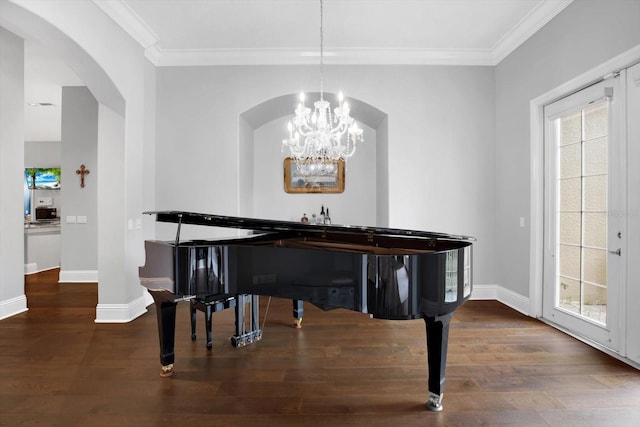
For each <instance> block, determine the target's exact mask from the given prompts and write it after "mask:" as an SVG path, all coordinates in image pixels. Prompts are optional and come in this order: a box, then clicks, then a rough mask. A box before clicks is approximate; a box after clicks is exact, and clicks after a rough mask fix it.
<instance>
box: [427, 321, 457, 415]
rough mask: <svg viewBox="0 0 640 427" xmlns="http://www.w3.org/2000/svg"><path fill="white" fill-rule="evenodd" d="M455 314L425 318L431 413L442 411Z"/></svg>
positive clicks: (429, 406) (428, 405)
mask: <svg viewBox="0 0 640 427" xmlns="http://www.w3.org/2000/svg"><path fill="white" fill-rule="evenodd" d="M452 316H453V313H449V314H445V315H442V316H435V317H430V316H423V317H424V321H425V323H426V326H427V361H428V363H429V400H428V401H427V403H426V404H425V406H426V407H427V409H429V410H430V411H436V412H438V411H442V397H443V393H444V381H445V368H446V366H447V346H448V341H449V324H450V323H451V317H452Z"/></svg>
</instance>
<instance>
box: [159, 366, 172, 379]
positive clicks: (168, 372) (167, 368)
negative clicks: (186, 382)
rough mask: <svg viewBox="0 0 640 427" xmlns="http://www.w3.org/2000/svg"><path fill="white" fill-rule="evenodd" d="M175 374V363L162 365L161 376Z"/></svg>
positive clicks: (165, 376) (166, 376) (167, 376)
mask: <svg viewBox="0 0 640 427" xmlns="http://www.w3.org/2000/svg"><path fill="white" fill-rule="evenodd" d="M174 374H175V371H174V370H173V363H172V364H170V365H166V366H163V367H162V371H160V376H161V377H162V378H169V377H172V376H173V375H174Z"/></svg>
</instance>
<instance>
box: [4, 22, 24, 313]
mask: <svg viewBox="0 0 640 427" xmlns="http://www.w3.org/2000/svg"><path fill="white" fill-rule="evenodd" d="M0 52H1V54H2V58H1V60H0V171H1V173H2V175H1V176H0V319H2V318H4V317H7V316H10V315H13V314H15V313H19V312H21V311H25V310H26V309H27V300H26V297H25V294H24V278H23V271H24V267H23V266H24V224H23V220H24V219H23V215H24V212H23V210H22V207H23V204H22V201H23V192H22V191H23V182H24V181H23V176H24V146H23V144H24V42H23V40H22V39H21V38H20V37H17V36H16V35H15V34H12V33H11V32H9V31H7V30H5V29H4V28H0Z"/></svg>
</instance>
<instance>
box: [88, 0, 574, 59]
mask: <svg viewBox="0 0 640 427" xmlns="http://www.w3.org/2000/svg"><path fill="white" fill-rule="evenodd" d="M93 2H94V3H95V4H96V5H97V6H98V7H99V8H100V9H102V10H103V11H104V13H105V14H107V16H109V17H110V18H111V19H112V20H113V21H114V22H116V23H117V24H118V25H119V26H120V27H121V28H122V29H124V30H125V31H126V32H127V33H128V34H129V35H130V36H131V37H133V39H134V40H136V41H137V42H138V43H139V44H140V45H141V46H142V47H143V48H144V49H145V57H146V58H147V59H149V61H151V63H152V64H154V65H155V66H157V67H171V66H207V65H307V64H308V65H315V64H317V62H318V61H317V59H318V56H319V53H318V52H317V51H310V50H300V49H286V48H285V49H162V48H160V47H159V46H158V43H159V41H160V40H159V38H158V36H157V35H156V34H155V33H154V32H153V31H152V30H151V29H150V28H149V27H148V26H147V25H146V24H145V23H144V21H143V20H142V19H141V18H140V17H139V16H138V15H137V14H136V13H135V12H134V11H133V10H132V9H131V8H130V7H129V6H127V4H126V3H125V2H124V1H123V0H112V1H100V0H93ZM572 2H573V0H542V1H541V2H540V3H539V4H538V5H537V6H536V7H535V8H534V9H533V10H531V12H530V13H528V14H527V15H526V16H525V17H524V18H523V19H522V20H521V21H520V22H519V23H518V24H516V25H515V26H514V27H513V28H512V29H511V30H510V31H509V32H508V33H507V34H505V35H504V36H503V37H502V38H501V39H500V40H499V41H498V42H497V43H496V44H495V45H494V46H493V48H491V49H476V50H474V49H467V50H464V49H461V50H456V49H449V50H447V49H409V48H399V49H388V48H349V49H333V50H331V51H328V52H325V54H324V55H325V63H326V64H345V65H355V64H362V65H372V64H380V65H480V66H494V65H497V64H498V63H500V61H502V60H503V59H504V58H506V57H507V56H508V55H509V54H510V53H511V52H513V51H514V50H515V49H516V48H518V46H520V45H521V44H522V43H524V42H525V41H526V40H527V39H528V38H529V37H531V36H532V35H533V34H535V33H536V31H538V30H540V29H541V28H542V27H543V26H544V25H546V24H547V23H548V22H549V21H550V20H551V19H553V18H554V17H555V16H556V15H557V14H558V13H560V12H561V11H562V10H564V9H565V8H566V7H567V6H569V5H570V4H571V3H572Z"/></svg>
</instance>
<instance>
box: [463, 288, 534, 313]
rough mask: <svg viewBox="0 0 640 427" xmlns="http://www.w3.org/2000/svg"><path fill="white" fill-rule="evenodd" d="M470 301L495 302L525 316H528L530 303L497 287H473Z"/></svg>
mask: <svg viewBox="0 0 640 427" xmlns="http://www.w3.org/2000/svg"><path fill="white" fill-rule="evenodd" d="M471 299H472V300H497V301H499V302H501V303H502V304H504V305H506V306H509V307H511V308H513V309H514V310H516V311H519V312H520V313H522V314H524V315H526V316H530V309H531V302H530V300H529V298H528V297H525V296H522V295H520V294H518V293H515V292H513V291H511V290H509V289H505V288H503V287H502V286H499V285H474V286H473V292H472V293H471Z"/></svg>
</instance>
